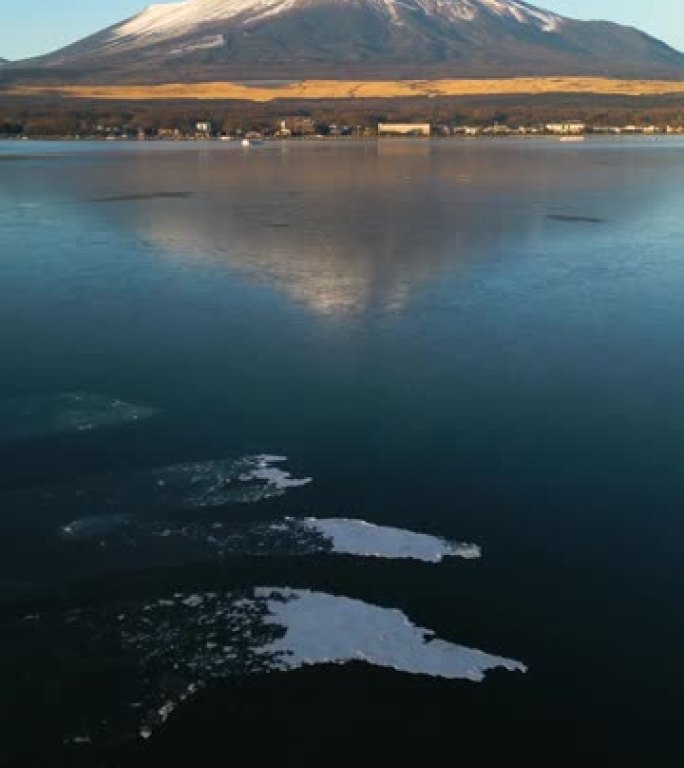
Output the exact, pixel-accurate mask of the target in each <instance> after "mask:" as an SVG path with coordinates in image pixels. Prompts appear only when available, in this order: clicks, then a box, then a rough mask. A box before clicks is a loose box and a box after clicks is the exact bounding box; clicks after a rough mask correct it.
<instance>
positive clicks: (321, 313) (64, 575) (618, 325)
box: [0, 138, 684, 766]
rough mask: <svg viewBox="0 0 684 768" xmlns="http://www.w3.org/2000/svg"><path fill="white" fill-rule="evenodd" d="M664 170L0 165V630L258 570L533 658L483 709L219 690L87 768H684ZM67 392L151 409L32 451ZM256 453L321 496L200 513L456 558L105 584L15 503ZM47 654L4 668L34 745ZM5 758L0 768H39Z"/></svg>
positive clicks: (676, 376) (60, 510)
mask: <svg viewBox="0 0 684 768" xmlns="http://www.w3.org/2000/svg"><path fill="white" fill-rule="evenodd" d="M683 172H684V145H683V144H682V143H681V141H678V140H676V139H673V140H667V139H664V138H660V139H657V140H655V139H654V140H639V141H633V140H629V141H623V140H618V139H616V140H610V141H603V140H596V141H587V142H585V143H584V144H581V145H580V144H573V145H570V144H561V143H556V142H547V141H543V140H540V141H522V140H518V141H510V142H509V141H507V140H502V141H473V142H465V141H464V142H461V141H453V142H451V141H442V142H432V143H427V142H425V143H423V142H414V141H406V142H402V141H396V142H395V141H388V142H383V143H380V144H376V143H362V142H358V143H357V142H355V143H346V144H345V143H333V142H325V143H321V144H314V143H303V144H296V143H292V144H289V143H283V144H280V143H278V144H273V145H270V144H267V145H263V146H260V147H257V148H252V149H250V150H249V151H243V150H242V149H240V148H237V147H232V146H226V145H195V144H192V145H148V144H140V145H132V144H116V145H113V144H107V145H106V146H105V145H103V144H71V143H60V144H42V143H30V144H29V143H10V142H5V143H2V144H0V350H1V357H0V366H1V367H2V376H1V377H0V400H1V401H2V402H5V401H10V400H11V401H14V400H15V399H16V398H22V401H21V402H24V403H26V402H28V403H36V402H37V403H43V405H42V406H40V408H38V411H37V415H36V412H34V415H33V416H32V417H31V418H32V419H33V420H32V421H30V425H29V426H30V428H29V429H28V434H25V435H23V436H22V437H21V439H16V436H15V438H14V439H11V440H10V439H9V437H8V435H6V436H5V437H6V438H7V439H4V440H3V436H2V434H0V462H1V463H0V486H1V488H2V497H1V499H2V500H1V501H0V503H1V506H2V513H1V519H0V535H1V537H2V538H0V581H1V582H2V584H3V592H2V594H3V595H4V603H3V616H4V617H5V620H7V621H11V620H12V617H13V616H16V615H19V613H22V612H23V613H26V612H27V611H32V610H33V607H32V606H33V605H34V604H35V605H40V608H41V610H43V609H44V608H46V606H47V607H49V606H50V605H51V604H57V603H59V605H80V604H82V603H83V601H93V600H95V601H97V600H103V601H106V600H112V599H118V597H119V596H120V595H119V593H120V592H125V593H126V595H128V596H130V595H132V594H138V593H140V594H142V593H145V594H147V593H148V592H150V591H152V592H154V591H155V590H157V591H163V590H164V589H166V588H171V587H170V586H169V585H173V587H172V588H177V587H179V585H180V586H184V585H185V586H189V587H190V588H194V587H195V586H197V585H202V586H203V587H207V588H214V587H220V586H226V587H232V586H235V585H241V586H244V585H250V584H260V583H275V584H281V585H288V586H292V587H311V588H315V589H320V590H324V591H327V592H330V593H333V594H344V595H349V596H352V597H357V598H359V599H363V600H367V601H369V602H372V603H375V604H378V605H384V606H391V607H395V608H400V609H402V610H403V611H405V612H406V613H407V615H409V616H410V617H411V619H412V620H413V621H415V622H416V623H417V624H418V625H420V626H424V627H430V628H431V629H434V630H435V631H436V632H437V633H438V634H439V636H440V637H443V638H447V639H450V640H452V641H454V642H459V643H463V644H465V645H471V646H473V647H476V648H484V649H486V650H488V651H490V652H492V653H500V654H502V655H506V656H510V657H512V658H515V659H520V660H523V661H524V662H525V663H526V664H527V665H528V666H529V671H528V673H527V674H526V675H525V676H520V675H514V676H508V675H503V674H501V675H498V674H497V675H495V676H493V677H492V678H491V679H488V681H487V682H485V683H483V684H482V685H479V686H473V685H467V684H462V683H449V682H448V681H437V680H430V679H429V678H415V677H411V676H405V675H401V674H399V673H393V672H388V671H379V670H374V669H371V668H369V667H365V666H359V667H357V666H352V667H342V668H321V669H318V668H311V669H308V670H304V671H301V672H296V673H291V674H288V675H275V676H273V675H271V676H269V675H266V676H263V677H254V678H245V679H240V680H239V681H238V682H236V681H231V680H227V681H226V683H225V687H224V688H220V687H219V688H215V689H212V690H210V691H207V692H205V693H204V694H203V697H199V698H198V699H197V700H196V701H193V702H192V704H191V705H188V708H187V709H185V710H183V711H180V712H179V713H177V716H176V717H174V719H173V721H169V723H168V724H167V727H165V728H164V729H163V731H162V732H161V734H160V735H159V736H155V738H154V739H152V740H150V741H149V742H148V743H146V744H145V745H143V746H141V745H139V744H132V745H131V744H125V745H123V746H122V745H120V744H118V743H115V744H114V745H112V743H108V744H107V745H105V747H104V748H103V749H104V752H102V754H101V755H100V757H98V758H97V759H99V760H100V761H101V762H100V763H96V762H87V761H88V760H91V761H92V760H94V759H95V758H92V756H89V757H87V758H83V759H84V760H85V761H86V762H84V764H92V765H95V764H98V765H99V764H103V765H104V764H107V765H110V764H111V765H133V764H136V765H137V764H138V762H135V763H134V761H139V763H140V764H141V765H143V764H144V765H157V764H159V765H161V764H167V763H168V761H169V760H170V759H171V757H170V756H172V755H173V756H175V757H176V758H178V759H179V760H180V763H179V764H183V765H189V764H191V762H192V761H193V760H195V759H199V758H197V755H198V754H202V755H203V757H202V759H203V760H204V761H205V762H204V763H202V764H206V765H214V764H216V765H223V764H224V763H223V762H221V760H222V756H223V757H225V754H226V751H228V752H232V754H236V755H240V756H242V758H243V759H245V760H251V761H252V762H253V764H258V765H261V764H263V765H275V764H276V762H277V761H278V760H287V759H288V758H289V757H292V758H293V759H298V760H304V761H305V762H306V763H307V764H308V763H309V761H310V762H311V764H314V763H316V764H319V765H320V764H325V763H326V758H325V755H326V754H328V752H326V750H330V751H331V752H336V751H340V750H341V753H343V754H347V752H348V755H347V760H354V759H356V756H357V755H358V752H357V750H358V749H360V746H359V745H360V744H361V740H362V739H365V740H366V741H367V742H369V744H370V746H369V747H368V750H369V751H368V752H367V753H364V754H368V755H370V754H373V755H380V756H382V757H381V759H384V760H387V761H389V764H391V763H392V762H393V761H396V760H398V759H399V757H401V756H403V757H405V756H406V755H410V756H411V758H412V759H413V760H414V761H418V763H420V762H421V761H424V764H428V765H437V764H450V765H451V764H453V763H454V762H457V761H458V762H461V764H463V765H473V766H475V765H477V766H482V765H504V764H513V765H518V764H520V765H523V764H524V765H535V766H536V765H540V766H541V765H560V764H565V762H564V761H566V760H567V764H569V765H587V766H593V765H613V764H615V765H618V764H619V765H631V764H635V765H643V766H647V765H659V766H662V765H670V764H672V765H681V759H682V748H681V744H680V743H679V741H678V738H677V727H678V712H680V711H681V709H680V707H681V705H682V691H683V687H682V684H683V683H684V680H683V678H682V673H681V659H680V657H681V649H682V647H683V646H682V641H683V640H684V619H683V617H682V611H681V597H682V587H683V586H684V583H683V582H684V578H683V577H684V566H682V558H681V549H682V544H683V543H684V524H683V523H682V518H681V510H682V499H684V450H683V448H682V447H683V444H684V409H683V408H682V394H681V393H682V391H684V354H683V353H682V328H683V327H684V299H683V298H682V297H683V296H684V259H683V255H684V251H683V249H682V243H684V186H683V185H682V174H683ZM69 392H71V393H73V392H78V393H87V394H88V397H93V396H97V397H100V398H103V399H104V400H103V401H99V402H100V405H101V403H102V402H105V403H107V402H111V401H112V400H115V399H121V400H123V401H126V402H128V403H135V404H142V405H144V406H147V407H149V408H153V409H155V414H154V416H153V417H151V418H145V419H141V420H140V421H139V422H130V421H128V422H126V423H124V424H119V425H112V424H108V423H106V424H104V425H102V427H101V428H92V429H90V428H88V429H76V430H74V429H68V428H64V429H59V428H53V429H52V430H48V429H46V428H45V421H46V419H47V421H48V422H50V424H51V425H52V426H53V427H54V422H55V418H54V414H48V416H46V415H45V414H46V410H45V409H46V407H47V408H48V410H49V408H50V406H49V403H51V402H53V403H54V401H52V400H50V398H52V397H54V396H55V395H56V394H59V393H69ZM46 398H47V402H48V406H45V405H44V403H45V402H46ZM58 404H59V403H58ZM62 405H63V402H62ZM13 407H14V406H13ZM1 414H2V406H1V405H0V415H1ZM41 420H42V422H41ZM0 423H1V422H0ZM62 426H64V424H62ZM67 426H68V425H67ZM255 453H270V454H280V455H283V456H287V457H289V463H288V469H290V470H291V471H292V472H293V474H295V476H297V477H302V476H306V477H312V478H313V483H312V484H311V485H309V486H306V487H305V488H302V489H298V490H297V491H296V492H295V491H293V492H292V493H288V494H286V495H285V496H283V497H282V498H278V499H270V500H268V501H266V502H264V503H263V504H253V505H243V506H241V507H240V508H239V509H237V510H232V509H231V510H229V511H228V512H227V513H226V514H228V513H229V514H231V515H233V516H235V517H239V518H240V519H244V520H259V519H263V518H264V517H265V516H266V517H272V516H276V515H283V514H291V515H304V514H306V515H315V516H318V517H332V516H336V517H356V518H362V519H365V520H369V521H372V522H375V523H382V524H387V525H394V526H399V527H404V528H408V529H412V530H419V531H424V532H427V533H433V534H435V535H439V536H445V537H448V538H452V539H457V540H465V541H474V542H477V543H478V544H480V545H481V546H482V548H483V558H482V559H481V560H480V561H478V562H477V563H476V564H471V563H468V564H464V563H463V562H456V561H449V562H445V563H443V564H441V565H440V566H438V567H435V566H426V565H424V564H420V563H412V562H398V561H397V562H386V563H383V562H380V561H374V560H365V559H364V560H362V559H357V558H337V559H336V558H332V559H331V558H310V559H307V558H304V559H302V558H298V559H289V558H272V559H265V560H259V561H254V560H252V559H249V558H245V559H237V560H235V561H231V562H230V563H227V564H226V563H224V564H222V565H221V567H220V568H218V569H216V568H214V567H213V566H210V565H207V564H198V565H197V566H192V565H188V564H187V563H183V565H182V566H181V565H179V564H177V563H176V564H174V563H173V562H168V563H159V562H158V561H155V562H154V563H148V564H146V563H145V562H144V558H143V559H142V560H141V558H140V557H137V558H133V559H132V565H131V567H130V568H128V569H127V571H126V575H125V577H122V576H121V575H120V571H116V570H115V571H113V572H112V573H117V574H119V575H116V576H114V575H111V574H110V572H109V571H108V567H101V568H98V567H97V558H93V559H91V560H90V561H88V562H87V563H74V562H69V561H70V559H71V558H70V556H69V555H65V553H64V550H63V549H62V548H61V545H60V543H58V542H57V541H56V539H55V531H56V530H58V528H59V526H62V525H65V524H67V523H69V522H70V521H71V520H73V519H74V517H76V515H75V514H74V509H73V506H72V505H70V503H68V502H67V501H65V500H64V497H63V496H58V497H57V502H55V503H49V502H48V503H45V500H44V499H43V501H40V499H39V496H40V492H41V489H42V491H49V490H50V489H53V488H55V487H57V486H59V487H62V488H65V487H66V488H78V487H80V484H82V483H83V482H84V481H83V478H85V477H92V476H97V477H100V476H106V477H108V478H113V479H112V480H111V483H112V484H113V485H116V484H117V483H118V484H119V485H120V484H121V482H122V480H121V478H125V477H130V476H131V474H130V473H135V472H140V471H143V470H148V469H149V468H152V467H162V466H168V465H175V464H178V463H181V462H199V461H205V460H210V459H218V458H231V457H232V458H239V457H242V456H247V455H251V454H255ZM93 507H94V508H93V509H92V510H89V511H90V512H91V513H92V515H98V514H100V513H102V511H103V510H102V509H99V508H97V507H98V504H97V501H96V502H95V503H94V505H93ZM117 511H119V512H125V511H127V510H117ZM80 512H81V511H80V510H79V513H80ZM133 561H134V562H133ZM81 566H82V567H81ZM148 566H149V567H148ZM152 566H154V567H152ZM108 574H110V575H108ZM93 579H95V581H93ZM41 653H43V656H42V657H41V659H42V661H40V660H39V659H37V658H35V657H32V656H31V653H30V652H28V651H26V652H25V653H24V654H23V655H22V658H21V664H20V665H19V666H21V670H22V671H21V672H17V668H18V662H15V661H13V662H12V663H13V667H12V668H13V670H14V671H13V672H12V673H11V676H12V681H13V685H14V688H13V690H14V693H12V695H11V697H10V699H9V700H8V701H9V703H8V702H5V703H3V707H5V709H4V710H3V711H4V712H5V713H6V714H8V715H9V714H16V712H20V713H21V717H19V718H17V717H15V718H14V719H15V720H17V719H18V720H19V721H20V722H19V724H18V725H17V723H15V724H14V725H13V729H15V732H19V731H17V730H16V729H21V728H24V729H25V733H28V734H34V735H35V734H36V733H41V732H44V733H45V734H46V735H45V738H44V741H45V743H46V744H47V742H48V741H49V744H50V745H52V744H53V741H54V743H55V745H57V744H58V742H59V738H58V734H55V733H53V732H52V730H53V729H52V724H51V716H50V714H49V713H50V711H53V712H54V710H55V709H56V708H59V706H61V704H62V703H64V702H66V703H67V704H68V700H69V697H70V696H72V695H73V696H75V695H76V693H75V692H73V691H70V688H69V686H68V685H67V684H64V683H63V682H61V683H50V684H49V685H48V684H46V685H45V688H40V685H38V684H37V683H36V680H37V679H40V680H43V679H45V680H47V679H50V680H53V679H56V678H58V677H59V675H58V674H57V673H56V672H55V668H56V667H59V664H60V662H59V659H58V660H57V661H55V660H54V659H53V660H52V662H51V663H50V664H49V663H47V662H46V661H45V652H44V651H41ZM12 658H14V657H12ZM93 663H95V664H97V663H98V662H97V660H96V661H95V662H93ZM103 663H104V662H103ZM7 674H8V673H7V672H6V671H5V675H7ZM84 674H85V673H84ZM17 681H18V682H17ZM36 689H38V690H40V691H41V693H38V694H37V693H36V692H35V691H36ZM45 690H48V693H45ZM27 691H30V692H31V693H30V695H29V693H27ZM55 691H57V693H55ZM38 696H40V697H42V700H44V701H48V702H49V704H48V705H46V707H45V712H43V714H42V715H40V716H38V715H35V719H34V714H35V712H34V710H32V706H35V700H36V697H38ZM50 696H53V698H50ZM31 713H33V714H31ZM293 731H294V732H296V733H298V734H299V737H298V739H295V740H294V741H293V739H292V738H290V737H291V735H292V733H293ZM22 733H24V731H22ZM238 733H239V736H238V735H236V734H238ZM263 734H270V737H269V739H267V740H263V738H262V737H263ZM48 735H49V736H48ZM50 739H52V740H53V741H50ZM331 743H332V744H335V745H337V746H336V747H335V748H334V749H333V748H331V747H329V745H330V744H331ZM23 744H24V747H21V746H16V745H15V746H13V748H12V749H13V752H12V755H13V757H11V758H10V757H8V758H7V759H8V760H13V761H15V762H16V764H20V759H22V755H23V758H25V760H26V762H27V763H28V764H31V761H33V764H36V765H43V764H44V762H43V761H47V762H50V761H53V762H52V764H56V763H55V762H54V761H55V760H58V759H62V758H60V757H58V756H57V755H58V753H59V749H60V748H61V747H60V748H58V746H55V747H54V750H55V752H54V753H53V752H48V753H46V754H49V758H46V757H45V755H44V754H43V753H41V755H40V757H38V756H36V755H35V754H34V753H33V752H32V751H31V750H30V749H29V748H28V747H27V746H26V740H25V741H24V742H23ZM45 749H46V750H48V747H47V746H45ZM49 749H52V746H50V747H49ZM24 750H26V751H25V753H24ZM102 755H104V757H103V756H102ZM181 755H182V756H183V757H180V756H181ZM459 756H460V758H461V759H460V760H457V759H458V758H459ZM63 759H64V760H65V764H72V765H75V764H76V763H75V762H74V760H75V758H73V757H71V758H69V757H65V758H63ZM107 760H109V761H110V762H107ZM70 761H71V762H70ZM162 761H165V762H164V763H163V762H162ZM317 761H318V762H317ZM15 762H8V763H7V765H14V764H15ZM2 764H3V763H2V761H1V758H0V765H2ZM347 764H349V762H348V763H347Z"/></svg>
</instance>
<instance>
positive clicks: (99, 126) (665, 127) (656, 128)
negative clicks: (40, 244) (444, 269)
mask: <svg viewBox="0 0 684 768" xmlns="http://www.w3.org/2000/svg"><path fill="white" fill-rule="evenodd" d="M658 134H666V135H675V134H684V124H682V123H678V124H669V123H667V124H655V123H650V122H641V123H638V124H624V125H623V124H598V123H593V122H585V121H582V120H559V121H553V122H545V123H533V124H530V125H515V124H511V123H510V122H499V121H494V122H483V123H481V124H477V123H472V124H460V123H449V122H439V123H431V122H416V121H408V122H377V123H373V124H369V123H366V124H363V125H348V124H338V123H326V122H321V121H317V120H315V119H314V118H313V117H311V116H307V115H294V116H288V117H284V118H281V119H278V120H274V121H272V123H270V124H263V125H259V126H251V127H247V126H243V127H235V128H233V129H230V128H228V127H227V126H225V125H217V124H215V123H214V122H213V121H212V120H211V119H206V118H205V119H191V120H185V121H184V125H178V124H169V125H162V126H147V127H143V126H140V125H135V124H131V123H130V122H127V123H117V122H113V121H111V120H101V121H97V122H93V123H89V122H87V121H81V123H80V124H79V125H78V126H77V128H76V129H74V130H68V131H55V130H54V129H50V127H49V126H46V125H45V124H40V123H38V124H35V123H32V122H31V121H27V122H26V123H23V122H14V121H5V122H2V121H0V138H1V139H20V140H21V139H32V138H33V139H38V138H52V139H65V140H81V139H82V140H109V141H116V140H121V141H130V140H138V141H211V140H216V141H231V140H236V141H243V142H254V141H259V140H265V139H290V138H318V139H323V138H373V137H377V138H383V137H415V138H429V137H443V138H447V137H502V136H505V137H516V136H519V137H528V136H550V137H559V138H565V139H570V140H572V139H575V140H582V139H583V138H584V137H585V136H587V135H599V136H635V135H650V136H653V135H658Z"/></svg>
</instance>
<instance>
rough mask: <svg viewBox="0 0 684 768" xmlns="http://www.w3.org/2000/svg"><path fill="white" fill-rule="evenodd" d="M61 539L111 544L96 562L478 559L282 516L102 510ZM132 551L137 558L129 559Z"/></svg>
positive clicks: (417, 540)
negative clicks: (166, 516) (155, 515)
mask: <svg viewBox="0 0 684 768" xmlns="http://www.w3.org/2000/svg"><path fill="white" fill-rule="evenodd" d="M60 535H61V536H62V538H63V539H64V540H65V541H71V542H78V543H79V544H81V545H86V546H87V545H88V543H89V542H92V543H94V544H95V545H98V546H102V545H103V544H107V545H109V548H108V553H107V558H106V559H105V558H98V559H96V560H95V561H94V562H95V565H96V567H97V568H100V567H102V568H108V569H111V568H116V566H117V557H118V564H119V565H120V567H122V568H126V567H128V566H129V565H131V566H133V567H136V566H138V565H139V564H140V563H141V562H143V563H145V564H146V565H147V566H148V567H149V566H152V565H154V564H155V562H156V560H159V561H161V562H162V563H164V564H168V563H169V562H176V563H178V564H180V563H182V562H187V561H200V560H223V559H226V558H229V557H238V556H262V557H269V556H270V557H283V556H303V555H316V554H329V553H340V554H347V555H355V556H358V557H377V558H386V559H395V560H399V559H413V560H420V561H423V562H427V563H439V562H441V561H442V560H443V559H444V558H447V557H460V558H464V559H475V558H478V557H480V556H481V551H480V548H479V547H478V546H477V545H476V544H464V543H460V542H452V541H447V540H445V539H442V538H439V537H436V536H430V535H428V534H423V533H415V532H413V531H407V530H403V529H400V528H390V527H386V526H379V525H373V524H371V523H367V522H365V521H363V520H349V519H335V518H333V519H327V520H321V519H317V518H305V519H297V518H290V517H288V518H285V519H284V520H280V521H268V522H258V523H252V522H249V523H244V522H237V523H236V522H229V521H210V520H206V519H200V520H196V519H193V520H185V521H182V520H175V521H172V520H166V521H165V520H148V519H136V518H134V517H132V516H130V515H105V516H100V517H86V518H83V519H80V520H74V521H73V522H71V523H69V524H68V525H65V526H63V527H62V528H61V529H60ZM131 550H135V558H134V559H131Z"/></svg>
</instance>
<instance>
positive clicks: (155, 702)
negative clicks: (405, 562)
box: [19, 587, 526, 738]
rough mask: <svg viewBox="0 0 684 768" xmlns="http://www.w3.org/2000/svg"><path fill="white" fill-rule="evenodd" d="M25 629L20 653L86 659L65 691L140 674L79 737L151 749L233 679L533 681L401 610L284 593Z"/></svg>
mask: <svg viewBox="0 0 684 768" xmlns="http://www.w3.org/2000/svg"><path fill="white" fill-rule="evenodd" d="M19 627H20V629H21V631H22V632H24V636H23V637H24V639H23V640H21V641H20V642H22V643H23V642H37V641H40V640H41V639H42V640H43V641H44V642H46V643H49V645H50V650H51V652H53V653H56V654H58V655H60V654H62V652H63V651H62V645H63V646H64V649H70V648H73V646H74V643H76V644H78V647H79V648H80V649H81V651H80V653H79V654H77V655H76V656H74V655H73V653H67V652H64V654H63V655H64V657H65V659H66V660H68V663H69V664H71V665H72V666H73V665H76V666H75V668H72V667H69V666H66V667H65V668H64V669H62V668H59V667H56V668H55V671H54V674H57V675H64V676H65V679H69V677H70V676H72V675H74V676H78V675H80V674H82V673H83V672H82V670H80V669H79V666H78V665H79V664H80V663H81V662H80V659H81V657H82V658H83V664H85V665H86V667H87V665H88V663H89V662H88V659H92V658H97V657H99V656H100V655H101V654H103V653H105V652H106V653H107V654H108V657H109V658H112V659H113V658H116V657H119V658H120V659H121V664H122V665H123V668H125V669H127V670H135V674H127V676H126V677H125V682H124V681H123V679H122V682H121V685H117V686H114V687H113V688H112V690H111V691H108V692H107V697H106V707H107V711H106V712H104V711H97V709H96V708H95V709H93V708H92V702H90V701H86V700H85V699H84V701H83V702H82V705H81V707H80V709H81V712H80V713H79V715H78V719H79V722H78V724H75V723H74V724H73V728H76V727H78V728H79V733H82V734H84V735H88V736H90V735H94V734H96V733H98V732H100V733H101V725H100V724H101V723H102V721H103V719H105V720H107V721H108V722H109V723H110V724H111V728H112V729H115V728H117V727H125V728H128V729H131V728H133V729H134V731H135V733H136V734H137V735H139V736H142V737H144V738H148V737H149V736H151V735H152V733H153V731H154V729H155V728H157V727H158V726H159V725H161V724H163V723H164V722H166V721H167V720H168V718H169V717H170V716H171V715H172V714H173V713H174V712H175V711H176V710H177V709H178V708H179V707H181V705H182V704H183V702H185V701H186V700H187V699H189V698H190V697H192V696H193V695H194V694H195V693H197V692H198V691H199V690H201V689H202V688H204V687H205V686H207V685H209V684H211V683H212V681H218V680H225V679H227V678H229V677H232V676H236V675H247V674H253V673H268V672H287V671H290V670H295V669H298V668H300V667H304V666H310V665H319V664H335V665H344V664H346V663H349V662H364V663H366V664H369V665H372V666H377V667H383V668H387V669H392V670H396V671H399V672H403V673H409V674H420V675H428V676H431V677H435V678H443V679H450V680H466V681H471V682H474V683H479V682H482V681H483V680H484V679H485V677H486V675H487V673H488V672H489V671H491V670H494V669H501V670H507V671H510V672H525V671H526V666H525V664H523V663H521V662H519V661H515V660H513V659H510V658H506V657H503V656H498V655H493V654H490V653H486V652H484V651H481V650H477V649H474V648H468V647H466V646H462V645H458V644H456V643H452V642H449V641H447V640H444V639H440V638H437V637H435V635H434V633H433V632H431V631H430V630H427V629H424V628H422V627H419V626H416V625H414V624H413V623H412V622H411V621H410V619H409V618H408V617H407V616H406V615H405V614H404V613H402V612H401V611H399V610H396V609H393V608H387V607H382V606H378V605H373V604H371V603H367V602H364V601H363V600H359V599H354V598H350V597H346V596H341V595H335V594H328V593H325V592H318V591H310V590H306V589H292V588H288V587H256V588H250V589H245V590H239V591H231V592H203V591H196V592H177V593H175V594H165V595H163V596H162V597H158V598H155V599H152V600H149V599H148V600H133V601H126V602H120V601H118V602H116V603H105V604H101V605H99V606H93V607H91V608H88V609H74V610H67V611H65V612H58V613H56V614H53V615H51V616H50V615H38V616H30V617H26V618H24V619H22V620H21V621H20V622H19ZM117 648H118V650H116V649H117ZM65 663H67V662H66V661H65ZM87 668H89V667H87ZM132 702H133V703H132ZM117 724H118V725H117ZM84 726H85V727H84ZM73 732H74V731H73V730H71V733H73ZM106 735H107V734H106ZM111 735H112V734H111V733H110V734H108V736H111Z"/></svg>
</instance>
